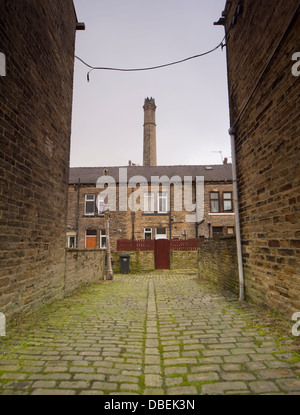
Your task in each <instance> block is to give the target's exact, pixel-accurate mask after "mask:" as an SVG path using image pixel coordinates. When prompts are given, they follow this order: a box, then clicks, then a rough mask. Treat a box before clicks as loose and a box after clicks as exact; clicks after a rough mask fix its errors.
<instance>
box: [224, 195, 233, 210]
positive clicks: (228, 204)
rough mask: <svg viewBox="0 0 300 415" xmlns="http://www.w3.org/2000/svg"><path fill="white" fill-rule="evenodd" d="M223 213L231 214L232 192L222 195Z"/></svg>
mask: <svg viewBox="0 0 300 415" xmlns="http://www.w3.org/2000/svg"><path fill="white" fill-rule="evenodd" d="M223 209H224V212H232V192H226V193H223Z"/></svg>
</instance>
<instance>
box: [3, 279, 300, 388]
mask: <svg viewBox="0 0 300 415" xmlns="http://www.w3.org/2000/svg"><path fill="white" fill-rule="evenodd" d="M257 320H259V319H258V318H257V309H255V308H254V307H253V306H250V305H247V304H241V303H239V302H238V301H236V299H234V298H233V297H231V296H228V295H224V294H220V293H219V292H218V291H216V289H215V288H213V287H212V286H210V285H208V284H207V283H204V282H200V281H198V280H197V278H196V277H195V275H179V274H177V275H172V274H166V273H163V274H162V275H159V274H153V275H139V276H133V275H130V276H115V279H114V281H113V282H111V283H107V284H99V285H94V286H91V287H88V288H86V289H85V290H82V291H81V292H80V293H77V294H76V295H74V296H72V297H69V298H67V299H65V300H63V301H61V302H59V303H55V304H52V305H50V306H47V307H44V308H43V309H42V310H40V311H39V312H38V313H35V314H32V315H31V316H28V317H26V318H25V319H24V320H23V321H22V322H21V323H20V324H18V325H17V326H15V327H11V328H9V329H8V330H7V336H6V337H1V338H0V394H3V395H12V394H26V395H27V394H31V395H49V394H61V395H78V394H80V395H99V394H104V395H122V394H125V395H134V394H140V395H212V394H218V395H225V394H235V395H240V394H255V395H257V394H276V395H277V394H290V395H292V394H296V395H298V394H300V355H299V354H298V353H299V339H296V338H293V337H292V335H291V333H290V331H291V328H290V330H289V331H286V332H285V335H284V336H283V335H282V334H280V335H279V333H277V332H276V331H274V329H273V328H272V326H269V325H268V324H264V323H262V322H261V321H259V322H257ZM291 326H292V324H291ZM297 352H298V353H297Z"/></svg>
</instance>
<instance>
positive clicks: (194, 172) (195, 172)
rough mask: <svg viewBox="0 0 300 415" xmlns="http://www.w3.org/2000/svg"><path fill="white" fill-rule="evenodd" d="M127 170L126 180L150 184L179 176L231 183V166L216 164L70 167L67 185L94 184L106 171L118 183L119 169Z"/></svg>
mask: <svg viewBox="0 0 300 415" xmlns="http://www.w3.org/2000/svg"><path fill="white" fill-rule="evenodd" d="M120 168H123V169H124V168H126V169H127V178H128V180H129V179H130V178H131V177H133V176H143V177H145V178H146V180H147V181H148V182H149V183H150V182H151V177H153V176H159V177H161V176H167V177H169V178H170V179H171V178H172V177H174V176H180V177H181V178H182V181H183V179H184V177H185V176H192V178H193V181H194V180H195V178H196V176H203V177H204V180H205V182H231V181H232V164H218V165H207V166H197V165H195V166H153V167H152V166H151V167H149V166H115V167H110V166H107V167H71V168H70V173H69V184H75V183H78V181H79V180H80V183H82V184H94V185H95V184H96V182H97V179H98V178H99V177H101V176H103V175H104V171H105V170H107V172H108V176H111V177H113V178H114V179H115V181H116V183H119V169H120Z"/></svg>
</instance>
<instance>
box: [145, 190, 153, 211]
mask: <svg viewBox="0 0 300 415" xmlns="http://www.w3.org/2000/svg"><path fill="white" fill-rule="evenodd" d="M149 200H150V209H149ZM154 211H155V206H154V193H153V192H146V193H144V212H145V213H154Z"/></svg>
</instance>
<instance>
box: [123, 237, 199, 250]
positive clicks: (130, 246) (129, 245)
mask: <svg viewBox="0 0 300 415" xmlns="http://www.w3.org/2000/svg"><path fill="white" fill-rule="evenodd" d="M202 241H203V238H201V239H200V238H199V239H186V240H184V239H171V241H170V250H171V251H197V249H198V245H199V243H201V242H202ZM154 249H155V240H154V239H140V240H138V241H132V240H129V239H118V240H117V251H154Z"/></svg>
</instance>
